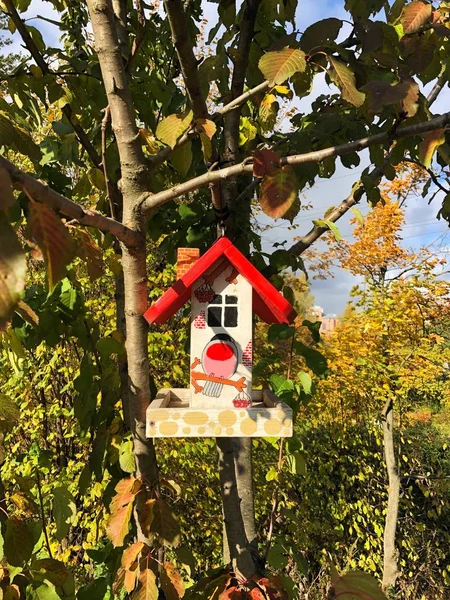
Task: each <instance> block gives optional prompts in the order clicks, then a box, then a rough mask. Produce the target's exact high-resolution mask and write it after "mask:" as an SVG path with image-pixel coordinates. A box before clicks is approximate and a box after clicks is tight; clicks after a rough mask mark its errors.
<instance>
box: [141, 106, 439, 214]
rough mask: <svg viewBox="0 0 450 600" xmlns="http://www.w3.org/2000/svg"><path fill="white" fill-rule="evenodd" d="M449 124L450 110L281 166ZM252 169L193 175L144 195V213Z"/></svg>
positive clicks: (241, 166)
mask: <svg viewBox="0 0 450 600" xmlns="http://www.w3.org/2000/svg"><path fill="white" fill-rule="evenodd" d="M449 123H450V112H448V113H444V114H443V115H440V116H439V117H435V118H434V119H431V120H430V121H424V122H422V123H416V124H414V125H409V126H406V127H401V128H398V129H396V130H395V131H386V132H383V133H377V134H375V135H372V136H368V137H365V138H361V139H359V140H355V141H354V142H348V143H346V144H340V145H339V146H331V147H329V148H324V149H323V150H316V151H314V152H307V153H305V154H297V155H293V156H286V157H284V158H282V159H281V161H280V162H281V164H282V165H286V164H289V165H298V164H305V163H310V162H321V161H323V160H325V159H326V158H330V157H335V156H342V155H343V154H348V153H349V152H355V151H356V152H359V151H361V150H364V149H365V148H369V147H370V146H376V145H379V144H383V143H385V142H387V141H390V140H395V139H402V138H406V137H411V136H413V135H419V134H422V133H427V132H428V131H433V130H434V129H440V128H443V127H445V126H446V125H448V124H449ZM252 171H253V165H252V163H251V160H248V159H247V160H244V161H243V162H241V163H239V164H237V165H233V166H231V167H226V168H225V169H219V170H217V171H210V172H208V173H205V174H203V175H200V176H199V177H194V178H193V179H190V180H188V181H185V182H183V183H180V184H178V185H176V186H174V187H173V188H170V189H168V190H164V191H162V192H159V193H157V194H151V195H145V196H144V197H143V198H142V199H141V206H142V210H143V211H144V212H148V211H150V210H152V209H154V208H156V207H157V206H161V205H162V204H165V203H167V202H170V201H171V200H174V199H175V198H177V197H178V196H182V195H183V194H187V193H188V192H192V191H194V190H196V189H198V188H200V187H202V186H204V185H208V184H210V183H214V182H216V181H220V180H224V179H228V178H229V177H239V176H241V175H243V174H245V173H251V172H252Z"/></svg>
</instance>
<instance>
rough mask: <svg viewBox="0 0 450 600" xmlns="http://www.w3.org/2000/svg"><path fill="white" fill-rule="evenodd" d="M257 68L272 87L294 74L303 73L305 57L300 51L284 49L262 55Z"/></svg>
mask: <svg viewBox="0 0 450 600" xmlns="http://www.w3.org/2000/svg"><path fill="white" fill-rule="evenodd" d="M258 66H259V68H260V70H261V72H262V74H263V75H264V77H265V78H266V79H268V80H269V84H270V85H271V86H272V85H277V84H280V83H284V82H285V81H286V79H289V77H291V76H292V75H294V73H303V71H304V70H305V69H306V57H305V53H304V52H303V51H302V50H298V49H297V48H295V49H294V48H284V49H283V50H276V51H274V52H267V53H266V54H264V55H263V56H262V57H261V58H260V60H259V63H258Z"/></svg>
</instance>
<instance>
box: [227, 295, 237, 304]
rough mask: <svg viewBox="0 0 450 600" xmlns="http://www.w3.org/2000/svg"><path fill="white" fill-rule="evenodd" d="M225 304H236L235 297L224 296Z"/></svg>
mask: <svg viewBox="0 0 450 600" xmlns="http://www.w3.org/2000/svg"><path fill="white" fill-rule="evenodd" d="M225 304H237V296H225Z"/></svg>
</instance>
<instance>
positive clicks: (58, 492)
mask: <svg viewBox="0 0 450 600" xmlns="http://www.w3.org/2000/svg"><path fill="white" fill-rule="evenodd" d="M76 513H77V508H76V506H75V501H74V499H73V496H72V494H71V493H70V492H69V490H67V489H66V488H63V487H57V488H55V489H54V490H53V508H52V514H53V518H54V519H55V523H56V534H55V536H56V539H57V540H59V541H61V540H62V539H63V538H65V537H66V535H67V533H68V532H69V528H70V526H71V524H72V523H73V520H74V517H75V515H76Z"/></svg>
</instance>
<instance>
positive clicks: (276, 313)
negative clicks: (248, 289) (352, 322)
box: [144, 237, 296, 324]
mask: <svg viewBox="0 0 450 600" xmlns="http://www.w3.org/2000/svg"><path fill="white" fill-rule="evenodd" d="M223 257H225V258H226V259H227V260H228V261H229V262H230V264H231V265H232V266H233V267H234V268H235V269H236V270H237V272H238V273H240V274H241V275H242V276H243V277H244V278H245V279H246V280H247V281H248V282H249V283H250V285H251V286H252V288H253V311H254V312H255V313H256V314H257V315H258V316H259V317H260V318H261V319H262V320H263V321H265V322H266V323H286V324H288V323H292V322H293V320H294V319H295V317H296V312H295V310H294V308H293V307H292V306H291V305H290V304H289V302H288V301H287V300H286V299H285V298H284V296H282V295H281V294H280V292H279V291H278V290H276V289H275V288H274V286H273V285H272V284H271V283H270V281H268V280H267V279H266V278H265V277H264V275H262V273H260V272H259V271H258V269H256V268H255V267H254V266H253V265H252V264H251V262H250V261H249V260H247V259H246V258H245V256H244V255H243V254H242V253H241V252H240V251H239V250H238V249H237V248H236V247H235V246H234V245H233V244H232V242H231V241H230V240H229V239H228V238H226V237H221V238H220V239H218V240H217V241H216V242H215V243H214V244H213V245H212V246H211V248H209V250H207V251H206V252H205V254H204V255H203V256H201V257H200V258H199V259H198V260H197V261H196V262H195V264H194V265H193V266H192V267H191V269H190V270H189V271H188V272H187V273H186V274H185V275H183V276H182V277H181V278H180V279H178V280H177V281H176V282H175V283H174V284H173V286H172V287H171V288H169V289H168V290H167V291H166V292H165V293H164V294H163V295H162V296H161V298H160V299H159V300H158V301H157V302H155V304H153V305H152V306H151V307H150V308H149V309H148V310H147V311H146V312H145V314H144V317H145V319H146V320H147V321H148V322H149V323H157V324H161V323H165V322H166V321H167V319H169V318H170V317H171V316H172V315H174V314H175V313H176V312H177V311H178V310H179V309H180V308H181V307H182V306H183V304H185V303H186V302H187V301H188V300H190V298H191V289H192V286H193V285H194V284H195V283H196V282H197V281H198V280H199V279H200V277H202V275H203V274H204V273H205V272H206V271H207V270H208V269H209V268H210V267H211V266H212V265H214V264H215V263H216V262H217V261H218V260H219V259H221V258H223Z"/></svg>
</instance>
